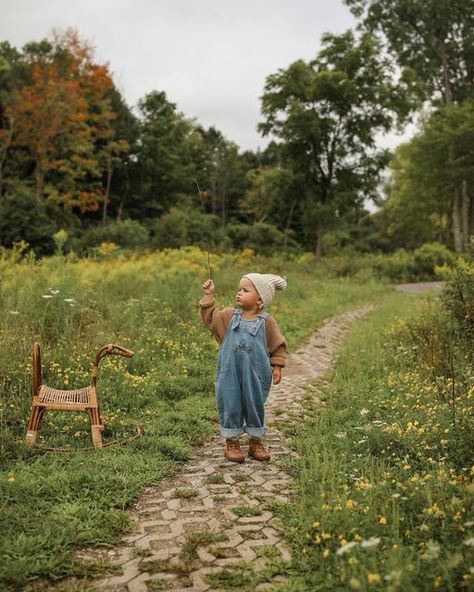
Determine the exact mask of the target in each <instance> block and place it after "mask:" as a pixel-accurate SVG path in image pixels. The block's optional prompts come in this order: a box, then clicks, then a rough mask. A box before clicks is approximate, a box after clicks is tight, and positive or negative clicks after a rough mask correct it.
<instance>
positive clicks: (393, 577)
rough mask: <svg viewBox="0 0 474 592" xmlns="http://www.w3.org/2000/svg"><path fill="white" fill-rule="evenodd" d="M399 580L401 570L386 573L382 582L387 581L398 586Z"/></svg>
mask: <svg viewBox="0 0 474 592" xmlns="http://www.w3.org/2000/svg"><path fill="white" fill-rule="evenodd" d="M401 579H402V570H401V569H394V570H393V571H391V572H390V573H388V574H387V575H386V576H385V577H384V580H387V582H391V583H392V584H395V585H397V586H399V585H400V582H401Z"/></svg>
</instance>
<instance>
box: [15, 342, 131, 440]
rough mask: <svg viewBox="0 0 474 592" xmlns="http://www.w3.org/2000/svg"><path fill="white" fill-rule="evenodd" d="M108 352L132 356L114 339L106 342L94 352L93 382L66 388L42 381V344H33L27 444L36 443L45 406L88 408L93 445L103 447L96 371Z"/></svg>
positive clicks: (47, 408)
mask: <svg viewBox="0 0 474 592" xmlns="http://www.w3.org/2000/svg"><path fill="white" fill-rule="evenodd" d="M106 356H123V357H125V358H131V357H132V356H133V352H132V351H130V350H129V349H125V348H124V347H120V346H119V345H112V344H111V343H109V344H108V345H104V346H103V347H101V348H100V349H99V351H98V352H97V354H96V356H95V361H94V366H93V368H92V381H91V384H90V386H86V387H84V388H80V389H73V390H67V391H64V390H60V389H55V388H51V387H49V386H47V385H45V384H43V372H42V367H41V351H40V345H39V343H38V342H35V343H34V344H33V403H32V405H31V412H30V419H29V422H28V431H27V432H26V439H25V440H26V443H27V444H30V445H31V446H33V445H34V444H35V442H36V436H37V434H38V430H39V427H40V423H41V418H42V416H43V413H44V412H45V411H46V410H48V411H49V410H59V411H86V412H87V413H88V414H89V418H90V423H91V435H92V444H93V446H94V448H102V434H101V432H102V431H103V430H104V425H103V424H102V419H101V417H100V410H99V404H98V400H97V371H98V369H99V364H100V361H101V360H102V359H103V358H105V357H106Z"/></svg>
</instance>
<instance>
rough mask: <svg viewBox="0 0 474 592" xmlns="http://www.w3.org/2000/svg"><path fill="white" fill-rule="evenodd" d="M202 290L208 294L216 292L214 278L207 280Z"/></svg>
mask: <svg viewBox="0 0 474 592" xmlns="http://www.w3.org/2000/svg"><path fill="white" fill-rule="evenodd" d="M202 291H203V292H204V294H205V295H206V296H208V295H209V294H214V292H215V291H216V287H215V286H214V282H213V281H212V280H207V281H205V282H204V283H203V285H202Z"/></svg>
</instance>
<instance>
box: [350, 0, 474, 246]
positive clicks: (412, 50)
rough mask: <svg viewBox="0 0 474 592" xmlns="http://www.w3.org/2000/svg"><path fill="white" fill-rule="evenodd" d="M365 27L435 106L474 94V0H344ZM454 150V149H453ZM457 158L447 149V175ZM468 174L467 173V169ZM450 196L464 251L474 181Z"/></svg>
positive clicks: (456, 234)
mask: <svg viewBox="0 0 474 592" xmlns="http://www.w3.org/2000/svg"><path fill="white" fill-rule="evenodd" d="M345 2H346V4H347V5H348V6H350V7H351V9H352V11H353V12H354V14H355V15H356V16H358V17H359V18H360V22H361V27H362V28H364V29H365V30H369V31H372V32H375V33H381V34H382V35H383V37H384V39H385V40H386V42H387V47H388V50H389V51H390V53H391V54H392V55H393V56H394V58H395V60H396V61H397V62H398V64H399V66H400V67H402V68H409V69H410V70H411V71H413V72H414V73H415V74H416V77H417V79H418V80H419V81H420V82H421V84H422V88H420V90H422V97H423V98H424V99H425V100H426V101H429V102H430V103H431V104H432V105H434V106H435V107H438V106H440V105H444V106H447V107H449V106H451V105H453V104H459V103H461V102H463V101H465V100H468V99H473V98H474V34H473V31H474V0H450V1H449V2H446V1H439V0H345ZM450 149H451V148H450ZM455 160H456V156H455V154H454V153H450V152H447V153H446V155H445V160H444V163H443V167H442V168H443V170H444V172H445V173H446V175H447V176H448V177H449V178H453V177H459V175H458V171H457V170H453V171H451V170H450V168H451V165H452V163H453V161H455ZM466 175H468V173H466ZM459 183H460V184H459V187H457V188H453V194H452V196H451V198H450V199H449V200H448V201H449V203H450V204H451V213H450V219H451V222H452V233H453V240H454V248H455V249H456V251H462V250H465V249H466V246H467V242H468V237H467V236H466V229H467V228H468V227H469V226H470V225H471V221H470V218H472V214H471V213H470V211H469V208H468V207H466V204H467V203H470V202H471V201H472V183H470V182H469V181H468V178H467V177H466V178H464V177H463V175H461V176H460V178H459Z"/></svg>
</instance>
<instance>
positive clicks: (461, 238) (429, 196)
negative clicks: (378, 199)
mask: <svg viewBox="0 0 474 592" xmlns="http://www.w3.org/2000/svg"><path fill="white" fill-rule="evenodd" d="M473 146H474V101H465V102H463V103H461V104H459V105H449V106H445V107H442V108H440V109H439V110H438V111H437V112H435V113H433V114H432V115H431V116H430V117H429V118H428V119H427V120H426V121H425V122H424V123H423V125H422V127H421V130H420V132H419V134H418V135H417V136H415V138H413V139H412V140H411V141H410V142H409V143H407V144H405V145H403V146H401V147H400V148H399V149H398V150H397V151H396V153H395V158H394V160H393V161H392V163H391V165H390V166H391V170H392V175H391V181H390V183H389V185H388V200H387V202H386V204H385V208H384V209H386V211H387V215H388V217H389V220H390V225H389V229H388V231H389V234H392V235H399V236H404V237H405V238H406V240H407V244H408V245H409V246H413V247H415V246H418V245H419V244H421V242H429V241H433V240H437V241H439V242H443V243H445V244H449V245H450V246H453V245H454V246H455V247H456V250H467V247H468V244H469V237H470V236H471V235H472V234H474V198H473V191H472V187H473V186H474V149H473ZM453 201H456V202H457V203H459V204H460V208H457V207H456V208H455V207H453Z"/></svg>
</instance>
